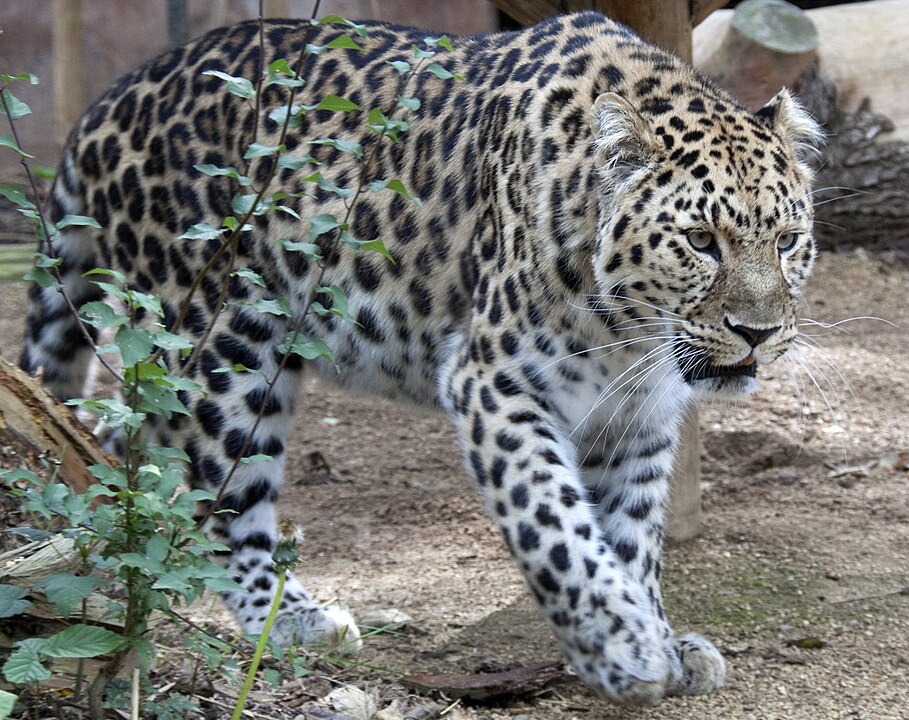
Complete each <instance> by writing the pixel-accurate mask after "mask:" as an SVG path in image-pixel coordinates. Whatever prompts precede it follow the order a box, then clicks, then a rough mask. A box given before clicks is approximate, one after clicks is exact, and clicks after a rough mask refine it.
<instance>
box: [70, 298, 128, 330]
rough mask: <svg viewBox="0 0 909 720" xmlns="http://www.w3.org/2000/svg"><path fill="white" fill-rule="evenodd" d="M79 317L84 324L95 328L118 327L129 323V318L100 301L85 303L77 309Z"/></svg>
mask: <svg viewBox="0 0 909 720" xmlns="http://www.w3.org/2000/svg"><path fill="white" fill-rule="evenodd" d="M79 315H80V316H81V317H82V320H83V321H84V322H86V323H87V324H89V325H91V326H93V327H96V328H109V327H120V326H121V325H127V324H128V323H129V317H127V316H126V315H124V314H123V313H119V312H117V311H116V310H114V309H113V308H112V307H111V306H110V305H108V304H107V303H106V302H102V301H100V300H96V301H94V302H88V303H85V305H83V306H82V307H81V308H79Z"/></svg>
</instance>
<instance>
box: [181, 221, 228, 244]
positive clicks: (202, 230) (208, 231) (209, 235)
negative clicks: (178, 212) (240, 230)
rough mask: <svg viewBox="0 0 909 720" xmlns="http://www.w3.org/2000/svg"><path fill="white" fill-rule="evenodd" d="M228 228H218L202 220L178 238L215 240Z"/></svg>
mask: <svg viewBox="0 0 909 720" xmlns="http://www.w3.org/2000/svg"><path fill="white" fill-rule="evenodd" d="M225 232H227V230H226V228H216V227H215V226H214V225H210V224H209V223H206V222H200V223H196V224H195V225H193V226H192V227H191V228H190V229H189V230H187V231H186V232H185V233H183V234H182V235H180V237H178V238H177V239H178V240H214V239H215V238H219V237H221V235H223V234H224V233H225Z"/></svg>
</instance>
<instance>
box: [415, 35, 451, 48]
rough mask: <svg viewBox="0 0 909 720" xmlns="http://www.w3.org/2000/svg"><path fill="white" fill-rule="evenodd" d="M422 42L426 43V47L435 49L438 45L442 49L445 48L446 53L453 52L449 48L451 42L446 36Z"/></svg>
mask: <svg viewBox="0 0 909 720" xmlns="http://www.w3.org/2000/svg"><path fill="white" fill-rule="evenodd" d="M423 42H424V43H426V45H427V46H428V47H436V46H437V45H438V46H439V47H442V48H445V49H446V50H448V52H453V51H454V48H453V47H452V46H451V40H450V39H449V37H448V35H443V36H442V37H440V38H431V37H427V38H423Z"/></svg>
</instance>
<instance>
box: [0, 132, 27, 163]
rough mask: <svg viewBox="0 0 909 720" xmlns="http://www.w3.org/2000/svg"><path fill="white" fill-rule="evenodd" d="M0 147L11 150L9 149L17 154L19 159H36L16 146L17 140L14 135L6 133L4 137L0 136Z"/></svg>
mask: <svg viewBox="0 0 909 720" xmlns="http://www.w3.org/2000/svg"><path fill="white" fill-rule="evenodd" d="M0 147H5V148H9V149H10V150H12V151H13V152H14V153H16V154H17V155H19V157H24V158H33V157H35V156H34V155H30V154H29V153H27V152H25V150H23V149H22V148H20V147H19V146H18V145H17V144H16V139H15V138H14V137H13V136H12V135H10V134H9V133H4V134H3V135H0Z"/></svg>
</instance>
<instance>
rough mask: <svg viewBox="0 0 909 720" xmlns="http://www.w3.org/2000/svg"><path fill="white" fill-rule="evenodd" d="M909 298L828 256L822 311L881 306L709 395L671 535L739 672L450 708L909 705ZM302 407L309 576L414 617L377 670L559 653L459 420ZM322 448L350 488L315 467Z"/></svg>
mask: <svg viewBox="0 0 909 720" xmlns="http://www.w3.org/2000/svg"><path fill="white" fill-rule="evenodd" d="M23 296H24V288H23V287H22V286H21V285H6V286H2V287H0V339H2V341H3V342H2V353H3V354H4V355H6V356H8V357H10V358H15V356H16V354H17V352H18V347H19V343H20V337H19V336H20V332H21V329H20V323H21V318H22V310H21V307H22V302H23ZM907 300H909V267H907V266H906V265H905V264H899V265H897V264H893V263H888V262H887V261H886V260H882V259H880V258H871V257H868V256H866V255H864V254H863V253H861V252H860V251H859V252H853V253H849V254H845V255H828V256H825V257H824V258H823V259H822V261H821V263H820V265H819V268H818V271H817V272H816V274H815V276H814V278H813V280H812V282H811V285H810V288H809V291H808V302H807V303H806V310H805V314H806V315H807V316H809V317H811V318H813V319H814V320H817V321H819V322H826V323H831V322H838V321H842V320H844V319H846V318H852V317H856V316H876V317H878V318H881V320H856V321H853V322H848V323H845V324H843V325H842V326H841V331H839V330H829V329H824V328H822V327H819V326H811V325H806V326H805V327H804V328H803V331H804V333H805V335H806V336H807V339H806V342H808V343H810V344H817V345H819V346H821V347H822V348H823V350H822V351H819V352H815V351H809V350H807V349H806V350H805V351H803V353H802V361H801V363H797V362H795V361H783V362H781V363H780V364H779V365H778V366H772V367H770V368H764V369H762V371H761V377H762V378H763V380H764V383H763V391H762V392H761V394H760V395H759V396H758V397H755V398H753V399H750V400H748V401H746V402H741V403H739V404H736V405H732V406H712V407H706V408H704V409H703V410H702V413H701V428H702V440H703V499H704V528H703V532H702V533H701V535H700V536H699V537H698V538H697V539H695V540H693V541H691V542H688V543H685V544H682V545H676V546H671V547H669V548H668V551H667V557H666V574H665V595H666V597H667V604H668V606H669V609H670V613H671V617H673V618H674V625H675V627H676V628H677V629H678V630H697V631H699V632H702V633H704V634H705V635H707V636H708V637H709V638H711V639H712V640H714V641H715V642H716V644H717V646H718V647H719V648H720V649H721V650H722V651H723V652H724V654H725V655H726V658H727V662H728V664H729V667H730V674H731V679H730V681H729V683H728V685H727V687H725V688H723V689H722V690H721V691H720V692H718V693H716V694H714V695H711V696H707V697H696V698H682V699H669V700H666V701H664V702H663V703H662V704H660V705H659V706H657V707H655V708H643V709H636V708H620V707H615V706H611V705H610V704H609V703H607V702H606V701H604V700H603V699H601V698H599V697H597V696H596V695H594V694H593V693H592V692H590V691H589V690H587V689H586V688H585V687H583V686H582V685H581V684H580V683H579V682H578V681H576V680H574V679H573V678H570V677H566V678H564V679H562V680H559V681H557V682H556V683H554V684H552V685H550V686H548V687H547V689H545V690H544V691H542V692H539V693H537V694H536V695H534V696H530V697H524V698H521V699H512V700H510V701H507V702H499V703H498V704H494V705H491V706H490V705H485V706H476V705H475V706H468V705H462V706H461V707H459V708H457V709H456V710H455V711H453V712H451V713H449V716H450V717H466V718H474V717H475V718H490V719H492V718H495V719H500V718H501V719H503V718H519V717H522V716H523V718H524V720H527V719H529V718H533V719H534V720H569V719H571V718H576V719H577V720H588V719H589V720H599V719H601V718H602V719H603V720H611V719H618V718H622V719H626V720H645V719H646V720H655V719H657V718H659V719H660V720H682V719H684V720H730V719H731V720H739V719H741V720H752V719H754V720H757V719H761V720H771V719H780V720H782V719H787V720H788V719H793V720H834V719H840V718H842V719H843V720H845V719H849V720H861V719H864V720H909V474H907V472H906V464H907V462H909V331H907V328H906V324H907V322H909V320H907V319H906V313H907ZM885 320H886V321H890V322H892V323H894V324H890V323H888V322H885ZM800 365H801V367H800ZM802 368H810V369H811V373H810V376H809V374H808V373H806V372H804V370H803V369H802ZM300 407H302V408H305V416H304V417H299V418H298V421H297V427H296V429H295V431H294V434H293V437H292V439H291V440H290V442H289V443H288V448H289V458H288V459H289V465H288V474H287V477H288V483H287V487H286V490H285V492H284V495H283V497H282V500H281V503H280V508H281V512H282V513H283V514H284V515H285V516H288V517H291V518H293V519H294V520H296V521H297V522H298V523H299V524H300V525H301V526H303V527H304V528H305V530H306V543H305V548H304V562H303V565H302V568H301V575H302V576H303V577H304V579H305V582H306V584H307V585H308V587H309V588H310V589H311V590H312V591H313V593H314V594H315V595H317V596H318V598H319V599H320V600H323V601H331V600H339V601H340V602H342V603H343V604H345V605H347V606H348V607H350V608H351V609H352V611H353V612H354V613H355V615H357V616H361V617H362V616H363V615H364V614H366V613H368V612H369V611H371V610H373V609H376V608H398V609H400V610H402V611H404V612H406V613H407V614H408V615H410V616H411V617H412V618H413V622H412V625H411V627H410V628H409V629H407V630H404V631H403V632H402V633H400V634H382V635H378V636H375V637H372V638H369V639H368V640H367V642H366V644H365V647H364V652H363V659H364V660H365V661H366V662H367V663H368V664H369V665H371V666H376V667H380V668H384V669H387V670H389V671H390V673H391V674H390V675H389V677H393V676H394V675H395V674H400V673H405V674H406V673H427V672H476V671H483V670H490V669H500V668H504V667H511V666H513V665H515V664H529V663H533V662H538V661H546V660H554V659H556V658H557V651H556V648H555V644H554V642H553V641H552V640H551V638H550V635H549V631H548V630H547V629H546V627H545V625H544V624H543V622H542V620H541V619H540V618H538V617H537V615H536V613H535V610H534V608H533V605H532V603H531V601H530V599H529V597H528V594H527V592H526V590H525V588H524V585H523V582H522V580H521V578H520V576H519V574H518V573H517V571H516V570H515V569H514V568H513V567H512V566H511V563H510V561H509V558H508V556H507V553H506V551H505V548H504V546H503V544H502V542H501V541H500V539H499V537H498V533H497V531H496V530H495V529H494V527H493V524H492V522H491V521H490V520H489V519H488V518H487V517H486V515H485V514H484V512H483V510H482V508H481V507H480V503H479V501H478V498H477V496H476V494H475V492H474V490H473V488H472V487H471V483H470V482H469V481H468V480H467V478H466V476H465V474H464V472H463V471H462V469H461V463H460V458H459V454H458V451H457V447H456V443H455V438H454V433H453V431H452V429H451V428H450V426H449V424H448V422H447V421H446V419H445V418H444V417H443V416H441V415H432V414H427V413H425V412H422V411H418V410H415V409H413V408H401V407H399V406H395V405H393V404H391V403H389V402H385V401H382V400H378V399H376V398H371V397H362V396H361V397H352V396H348V395H344V394H342V393H338V392H335V391H333V390H326V389H324V388H321V387H318V386H316V385H310V386H307V388H306V390H305V399H303V401H302V402H301V403H300ZM311 452H318V453H321V455H322V457H323V458H324V459H325V460H326V461H327V463H328V465H329V466H330V468H331V471H332V473H333V474H334V475H336V476H338V477H337V478H336V479H335V481H334V482H330V483H317V482H314V481H315V480H317V479H318V478H315V477H314V476H313V473H312V472H311V468H310V462H309V459H308V457H307V456H308V454H309V453H311ZM899 452H902V453H903V455H902V456H901V457H897V456H896V455H895V453H899ZM210 605H211V604H208V605H207V606H206V607H204V608H199V609H197V613H198V614H199V615H202V614H204V613H205V612H207V609H206V608H208V607H210ZM211 612H212V613H213V614H214V615H215V616H216V618H217V619H219V620H224V619H225V618H226V615H225V614H224V613H223V611H222V610H221V608H219V607H215V609H214V610H212V611H211ZM380 675H381V673H380ZM363 677H364V679H363V684H364V687H366V689H370V688H372V689H373V690H374V691H376V692H379V693H381V694H382V696H381V697H380V702H379V707H382V706H383V704H387V701H388V700H389V698H390V697H391V695H393V694H394V691H393V690H391V691H390V690H388V687H389V686H388V685H387V684H385V683H383V682H379V681H375V680H374V679H372V678H375V677H376V675H375V673H374V672H373V674H369V675H367V674H364V676H363ZM389 693H390V694H389ZM301 717H305V716H301Z"/></svg>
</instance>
